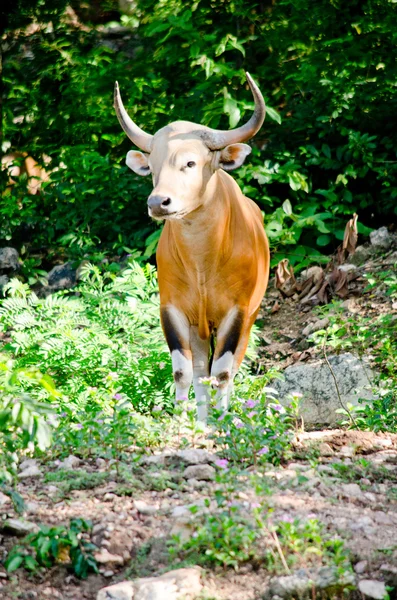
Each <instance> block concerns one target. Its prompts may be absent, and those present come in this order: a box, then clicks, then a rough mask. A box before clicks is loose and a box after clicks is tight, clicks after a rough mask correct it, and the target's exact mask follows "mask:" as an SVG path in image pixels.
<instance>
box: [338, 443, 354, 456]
mask: <svg viewBox="0 0 397 600" xmlns="http://www.w3.org/2000/svg"><path fill="white" fill-rule="evenodd" d="M339 454H341V455H342V456H344V457H345V458H353V456H354V455H355V454H356V452H355V449H354V448H353V446H341V447H340V449H339Z"/></svg>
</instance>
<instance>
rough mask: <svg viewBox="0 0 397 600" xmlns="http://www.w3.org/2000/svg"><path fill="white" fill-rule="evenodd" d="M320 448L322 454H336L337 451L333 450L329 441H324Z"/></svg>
mask: <svg viewBox="0 0 397 600" xmlns="http://www.w3.org/2000/svg"><path fill="white" fill-rule="evenodd" d="M318 450H319V452H320V455H321V456H334V454H335V452H334V451H333V450H332V448H331V446H330V445H329V444H327V442H322V443H321V444H320V445H319V447H318Z"/></svg>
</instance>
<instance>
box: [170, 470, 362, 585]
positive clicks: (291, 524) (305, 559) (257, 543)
mask: <svg viewBox="0 0 397 600" xmlns="http://www.w3.org/2000/svg"><path fill="white" fill-rule="evenodd" d="M218 462H219V463H221V462H222V461H218ZM249 484H251V485H249ZM242 490H252V497H250V499H249V500H248V499H247V500H245V501H242V499H241V498H242V496H243V497H247V494H246V493H244V494H242ZM268 495H269V490H268V489H267V487H266V486H265V485H264V484H263V479H262V478H261V477H257V476H255V475H250V476H249V477H247V476H246V475H244V474H243V473H242V472H241V471H240V470H238V469H236V468H231V469H228V468H226V467H225V465H222V464H219V465H218V473H217V476H216V488H215V492H214V496H213V498H212V499H211V500H210V499H207V500H206V502H205V506H204V507H202V506H196V505H192V506H191V507H190V511H191V513H192V519H193V521H192V532H191V536H190V537H189V539H184V540H181V539H180V538H179V537H178V536H174V537H173V538H172V539H171V540H170V542H169V551H170V553H171V556H172V557H173V558H175V557H176V556H178V557H179V558H180V559H182V560H189V561H194V563H195V564H197V563H199V564H204V565H214V564H215V565H221V566H223V567H224V568H225V567H234V568H235V569H237V568H238V567H239V566H241V565H242V564H244V563H245V562H247V561H249V560H250V561H253V562H254V563H257V564H263V563H265V564H266V567H267V568H268V569H269V570H271V571H281V570H288V569H289V568H290V567H291V568H295V567H297V566H299V567H310V566H322V565H330V566H333V567H336V568H338V569H340V574H341V575H342V573H343V572H347V571H349V572H351V565H350V562H349V560H348V556H347V552H346V550H345V548H344V546H343V542H342V541H341V540H339V539H330V538H329V536H327V535H326V534H325V533H324V531H323V528H322V526H321V524H320V523H319V522H318V520H317V519H315V518H312V517H309V518H308V519H307V520H306V519H305V520H301V519H298V518H295V519H293V518H289V517H288V516H287V517H285V518H284V519H283V520H280V521H277V522H276V523H273V522H272V516H271V513H272V509H271V508H270V507H269V504H268V501H267V497H268Z"/></svg>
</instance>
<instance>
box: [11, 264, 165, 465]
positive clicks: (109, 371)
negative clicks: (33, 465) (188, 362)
mask: <svg viewBox="0 0 397 600" xmlns="http://www.w3.org/2000/svg"><path fill="white" fill-rule="evenodd" d="M82 279H83V281H82V283H81V284H80V285H79V286H78V288H77V290H76V292H77V293H74V294H71V295H68V294H63V293H59V294H57V295H53V296H49V297H47V298H45V299H40V298H38V297H37V296H36V295H35V294H34V293H33V292H31V290H30V289H29V288H28V286H26V285H25V284H22V283H21V282H19V281H17V280H13V281H12V282H11V283H10V284H9V286H8V289H7V294H8V297H7V298H6V299H5V300H4V301H3V302H2V303H1V306H0V327H1V328H2V329H3V331H6V332H7V334H8V335H9V336H10V338H11V339H10V341H9V343H8V344H7V346H6V348H7V351H8V352H10V353H12V355H13V356H14V361H15V367H16V368H18V369H22V372H23V373H29V369H31V368H32V365H34V366H35V369H36V370H37V369H41V370H42V371H43V373H46V375H45V376H41V379H40V382H41V386H40V388H39V390H38V391H37V390H36V391H35V396H36V397H37V398H38V399H39V400H40V401H46V400H48V399H49V398H50V397H51V394H53V390H52V387H51V384H50V382H51V381H52V380H51V378H50V376H49V374H51V377H53V378H54V379H55V380H56V382H57V386H58V389H59V392H60V396H59V398H58V403H59V406H60V415H59V422H58V428H57V431H56V442H57V445H58V450H59V449H62V451H63V452H68V451H69V452H70V451H74V450H73V449H74V448H81V451H82V452H83V453H84V452H85V453H90V452H92V451H94V452H96V453H99V454H103V455H105V456H107V455H109V453H110V458H113V459H115V460H116V462H117V461H118V460H119V459H120V458H121V456H122V453H123V452H124V451H125V450H126V449H127V448H128V447H129V446H131V445H132V444H133V443H134V444H138V445H142V446H145V445H147V444H149V445H155V444H158V443H159V441H160V440H161V438H162V435H163V434H162V430H161V425H160V424H158V425H156V424H153V423H152V421H150V426H148V423H147V417H145V416H144V415H143V414H141V413H145V412H146V413H147V412H149V411H150V410H151V408H152V407H153V406H156V407H157V408H160V409H166V410H167V409H169V408H171V406H172V404H171V393H170V392H171V390H170V388H171V386H172V377H171V369H170V359H169V353H168V350H167V349H166V346H165V342H164V339H163V335H162V332H161V328H160V324H159V318H158V295H157V285H156V274H155V271H154V269H153V268H152V267H150V266H147V267H145V268H142V267H140V266H138V265H137V264H135V263H131V264H130V265H129V266H128V267H127V268H126V269H125V270H124V271H123V272H122V273H121V274H118V275H117V273H115V272H113V271H112V269H111V268H110V269H109V270H108V271H106V272H105V273H103V274H102V273H101V272H100V270H99V269H98V268H97V267H93V266H92V265H87V266H86V267H85V268H84V269H83V272H82ZM34 384H35V381H34V380H33V381H32V380H31V379H29V380H27V377H26V376H25V377H24V386H25V387H26V390H27V391H28V392H32V386H33V385H34ZM10 401H11V400H10ZM14 411H15V408H14ZM40 432H41V429H39V434H40ZM40 447H41V446H40Z"/></svg>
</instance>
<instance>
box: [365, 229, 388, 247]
mask: <svg viewBox="0 0 397 600" xmlns="http://www.w3.org/2000/svg"><path fill="white" fill-rule="evenodd" d="M369 239H370V240H371V245H372V247H373V248H374V249H375V250H379V251H381V250H383V251H385V250H388V249H389V248H390V246H391V245H392V243H393V238H392V237H391V235H390V233H389V232H388V230H387V227H381V228H380V229H377V230H376V231H371V233H370V234H369Z"/></svg>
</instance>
